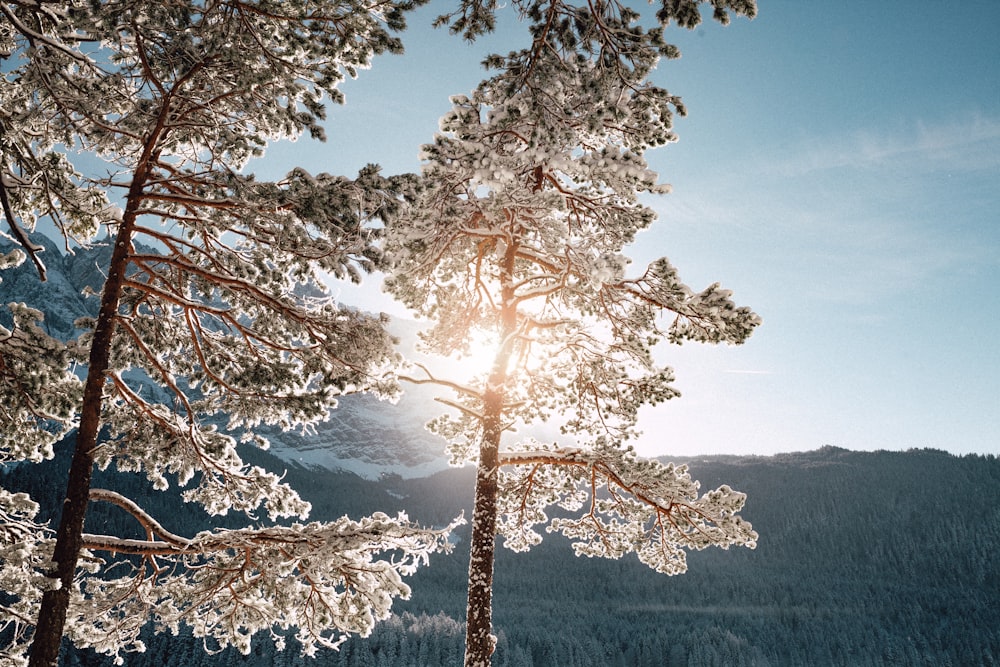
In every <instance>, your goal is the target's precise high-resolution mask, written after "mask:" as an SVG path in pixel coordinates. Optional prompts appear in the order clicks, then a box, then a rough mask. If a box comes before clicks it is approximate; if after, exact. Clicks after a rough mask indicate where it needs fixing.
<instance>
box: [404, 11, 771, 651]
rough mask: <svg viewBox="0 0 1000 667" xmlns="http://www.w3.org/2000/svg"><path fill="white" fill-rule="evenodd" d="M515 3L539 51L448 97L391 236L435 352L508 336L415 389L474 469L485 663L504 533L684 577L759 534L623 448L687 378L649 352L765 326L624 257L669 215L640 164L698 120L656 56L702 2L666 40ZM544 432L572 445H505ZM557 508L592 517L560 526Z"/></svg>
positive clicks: (738, 336) (716, 495)
mask: <svg viewBox="0 0 1000 667" xmlns="http://www.w3.org/2000/svg"><path fill="white" fill-rule="evenodd" d="M514 4H515V6H516V7H517V9H518V10H519V11H520V12H521V13H522V15H523V16H525V17H527V18H528V20H529V21H530V22H531V35H532V38H533V41H532V43H531V45H530V46H528V47H527V48H525V49H522V50H519V51H514V52H511V53H510V54H509V55H506V56H493V57H490V58H489V59H488V60H487V61H486V64H487V65H488V66H489V67H491V68H493V69H494V70H496V74H495V75H494V76H492V77H491V78H489V79H487V80H486V81H484V82H483V83H482V84H481V85H480V86H479V87H478V88H477V89H476V90H475V91H474V92H473V93H472V94H471V95H469V96H466V95H459V96H456V97H454V98H453V99H452V103H453V106H452V110H451V111H450V112H449V113H448V114H447V115H445V116H444V117H443V119H442V121H441V130H442V132H441V134H440V135H439V136H438V137H436V139H435V141H434V143H433V144H430V145H427V146H425V147H424V157H425V159H426V165H425V167H424V171H423V180H424V185H425V187H424V189H423V191H422V193H421V194H420V196H419V198H418V200H417V202H416V204H415V205H414V206H413V207H412V208H411V209H409V210H408V211H407V212H406V213H405V214H404V215H403V216H401V217H400V219H398V220H394V221H391V222H390V234H389V250H390V252H391V256H392V259H393V261H394V266H393V272H392V276H391V278H390V279H389V280H388V282H387V286H388V289H389V290H390V292H391V293H393V294H394V295H395V296H396V297H397V298H399V299H400V300H401V301H402V302H403V303H405V304H406V305H407V306H409V307H410V308H412V309H413V310H414V311H415V312H416V313H417V314H419V315H420V316H423V317H426V318H428V319H429V320H430V321H431V322H432V326H431V327H430V328H429V330H428V331H427V332H426V334H425V335H424V337H423V340H422V344H423V347H424V349H425V351H427V352H430V353H436V354H439V355H442V356H449V355H453V354H456V353H457V354H459V355H461V354H466V355H468V354H469V353H470V351H471V349H472V348H473V346H474V344H475V341H477V340H482V339H484V338H485V339H487V340H491V341H493V344H494V351H493V358H492V366H491V368H490V370H489V371H488V372H487V373H485V374H484V375H483V376H481V377H478V378H473V379H465V378H459V379H453V378H446V377H443V376H442V375H441V374H440V372H439V371H437V370H434V369H428V368H420V369H417V370H415V372H414V374H413V375H412V376H411V377H410V378H409V379H410V380H411V381H412V382H418V383H431V384H437V385H440V386H441V387H445V388H447V389H449V390H450V391H451V392H453V396H452V397H448V398H442V401H443V402H445V403H446V404H447V405H449V406H451V407H452V408H453V409H454V412H453V413H451V414H448V415H445V416H442V417H440V418H438V419H436V420H434V421H433V422H431V428H432V430H434V431H436V432H437V433H439V434H441V435H442V436H444V437H445V438H446V439H447V440H448V441H449V453H450V455H451V459H452V461H453V462H454V463H456V464H464V463H469V462H472V463H474V464H475V465H476V466H477V479H476V490H475V504H474V520H473V526H472V531H473V533H472V545H471V560H470V566H469V592H468V606H467V637H466V658H465V662H466V665H467V666H468V667H472V666H483V665H488V664H490V660H491V657H490V656H491V655H492V653H493V651H494V649H495V644H496V638H495V636H494V635H493V634H492V618H491V608H492V589H493V562H494V548H495V540H496V536H497V534H498V533H499V534H502V535H503V536H504V538H505V544H506V546H508V547H510V548H512V549H514V550H525V549H528V548H529V547H531V546H532V545H535V544H537V543H538V542H539V541H540V540H541V535H540V533H539V532H538V531H537V530H536V527H537V526H539V525H540V524H545V525H546V530H549V531H557V532H561V533H563V534H565V535H566V536H567V537H569V538H571V539H572V540H573V541H574V542H573V547H574V549H575V550H576V552H577V553H578V554H580V555H587V556H603V557H609V558H618V557H620V556H622V555H623V554H625V553H627V552H635V553H636V554H637V555H638V557H639V558H640V560H642V562H644V563H646V564H647V565H649V566H650V567H652V568H654V569H656V570H657V571H659V572H663V573H667V574H676V573H680V572H683V571H684V570H685V568H686V560H685V552H684V549H685V548H695V549H702V548H705V547H707V546H710V545H718V546H723V547H728V546H729V545H746V546H750V547H752V546H754V544H755V541H756V538H757V535H756V533H755V532H754V531H753V530H752V529H751V527H750V525H749V524H748V523H746V522H744V521H742V520H741V519H740V517H739V516H738V511H739V510H740V508H741V507H742V505H743V502H744V495H743V494H741V493H738V492H736V491H733V490H732V489H730V488H729V487H728V486H721V487H719V488H718V489H717V490H714V491H710V492H708V493H706V494H703V495H700V496H699V495H698V485H697V483H696V482H694V481H693V480H692V479H691V478H690V476H689V475H688V473H687V470H686V469H685V468H684V467H683V466H677V467H675V466H673V465H662V464H660V463H658V462H655V461H645V460H641V459H639V458H638V457H637V456H636V455H635V454H634V452H633V451H632V450H631V448H630V447H629V446H628V445H627V444H626V441H627V440H628V439H629V438H630V437H632V436H633V435H635V433H636V421H637V415H638V411H639V408H640V407H641V406H643V405H655V404H657V403H660V402H662V401H665V400H667V399H670V398H673V397H675V396H677V395H678V392H677V390H676V389H675V388H674V386H673V373H672V371H671V370H670V369H669V368H666V367H662V366H658V365H657V364H656V363H655V362H654V360H653V356H652V348H653V346H654V345H655V344H656V343H658V342H659V341H661V340H664V339H666V340H668V341H670V342H673V343H678V344H679V343H682V342H684V341H689V340H690V341H699V342H706V343H730V344H739V343H742V342H743V341H744V340H746V338H747V337H748V336H750V334H751V333H752V331H753V329H754V328H755V327H756V326H757V324H758V323H759V318H758V317H757V315H755V314H754V313H753V312H752V311H750V310H749V309H748V308H745V307H739V306H737V305H736V304H735V303H734V302H733V301H732V299H731V294H730V292H729V291H728V290H725V289H722V288H721V287H720V286H719V285H717V284H715V285H711V286H709V287H707V288H705V289H704V290H701V291H695V290H692V289H691V288H689V287H688V286H687V285H685V284H684V283H683V282H681V280H680V278H679V276H678V274H677V271H676V270H675V268H674V267H673V266H672V265H671V264H670V262H669V261H668V260H667V259H665V258H664V259H660V260H657V261H655V262H653V263H652V264H651V265H649V266H648V267H647V268H646V269H645V270H642V271H640V272H638V273H637V274H636V275H634V276H630V275H629V272H628V265H629V263H630V262H629V260H628V258H626V257H625V256H624V255H623V254H622V253H623V250H624V248H625V246H626V245H627V244H629V243H631V242H632V241H634V240H635V235H636V234H637V233H638V232H639V231H641V230H643V229H645V228H646V227H648V226H649V225H650V224H651V223H652V222H653V220H654V218H655V214H654V213H653V211H652V210H651V209H650V208H648V207H647V206H645V205H643V204H642V203H641V202H640V200H639V196H640V194H642V193H661V192H664V191H665V190H666V188H665V187H663V186H660V185H658V184H657V175H656V174H654V173H653V172H652V171H651V170H650V169H649V168H648V166H647V164H646V162H645V160H644V157H643V155H644V152H645V151H646V150H647V149H649V148H652V147H656V146H660V145H662V144H665V143H668V142H670V141H671V140H673V138H674V135H673V133H672V129H671V127H672V118H673V115H674V113H676V112H681V113H683V107H682V106H681V103H680V100H679V99H678V98H677V97H675V96H673V95H671V94H670V93H668V92H667V91H666V90H664V89H662V88H659V87H657V86H654V85H652V84H651V83H650V82H649V81H648V75H649V73H650V71H651V70H652V69H653V67H654V66H655V65H656V64H657V61H658V59H659V58H660V57H661V56H676V55H677V52H676V49H675V48H674V47H672V46H670V45H668V44H666V43H665V42H664V41H663V26H664V25H666V24H667V23H669V22H671V21H677V22H678V23H680V24H681V25H684V26H686V27H693V26H695V25H697V24H698V22H699V20H700V14H699V4H700V3H699V2H697V1H694V0H690V1H682V2H671V1H665V2H663V4H662V7H661V9H660V11H659V12H658V20H659V23H658V24H657V25H656V26H655V27H653V28H652V29H645V28H643V27H642V26H641V25H639V24H638V19H639V15H638V14H637V13H636V12H635V11H633V10H632V9H630V8H628V7H627V6H625V5H624V4H622V3H620V2H616V1H613V0H612V1H611V2H597V3H587V4H586V5H583V6H576V5H573V4H570V3H568V2H563V1H562V0H545V1H542V0H521V1H515V3H514ZM712 4H713V6H714V7H715V15H716V18H717V19H720V20H722V21H723V22H725V21H727V20H728V16H729V15H728V11H727V10H732V11H735V12H736V13H739V14H744V15H747V16H753V14H754V12H755V7H754V3H753V2H751V1H742V0H734V1H728V0H714V1H713V3H712ZM494 9H495V5H494V4H493V3H482V2H477V1H475V0H468V1H466V2H463V3H462V5H461V9H460V10H459V11H457V12H456V13H454V14H452V15H450V16H448V17H442V18H441V22H442V23H446V22H449V21H450V22H451V26H452V29H453V30H454V31H456V32H461V33H463V34H465V35H466V36H470V37H471V36H475V35H476V34H479V33H480V32H482V31H485V30H488V29H490V28H491V27H492V25H493V15H492V13H493V11H494ZM665 314H669V315H671V316H672V317H673V319H672V321H669V322H665V321H664V317H663V316H664V315H665ZM548 419H555V420H558V421H560V422H561V429H562V432H563V434H564V436H565V440H564V441H563V442H559V443H541V442H535V441H532V440H522V441H520V442H510V441H509V439H508V438H506V436H507V435H508V434H509V433H511V432H512V431H513V427H514V426H515V425H516V424H518V423H529V424H530V423H533V422H538V421H543V420H548ZM599 489H603V491H602V492H601V493H599V492H598V490H599ZM552 505H558V506H559V507H560V508H561V509H562V510H565V511H568V512H576V513H577V514H576V516H569V517H567V516H557V517H550V516H549V514H548V512H550V510H549V508H550V507H551V506H552ZM564 657H566V658H567V659H568V656H564Z"/></svg>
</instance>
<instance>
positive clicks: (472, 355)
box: [453, 329, 500, 378]
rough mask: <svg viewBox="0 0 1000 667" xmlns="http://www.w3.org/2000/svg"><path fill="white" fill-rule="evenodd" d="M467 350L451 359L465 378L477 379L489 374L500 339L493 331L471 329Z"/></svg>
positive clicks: (495, 358)
mask: <svg viewBox="0 0 1000 667" xmlns="http://www.w3.org/2000/svg"><path fill="white" fill-rule="evenodd" d="M469 333H470V337H469V341H468V346H467V350H466V351H465V352H458V353H456V355H455V356H454V357H453V358H454V359H455V363H456V364H458V366H459V368H461V371H462V375H464V376H466V377H470V378H472V377H479V376H480V375H485V374H487V373H489V372H490V370H491V369H492V368H493V364H494V363H495V362H496V360H497V354H498V353H499V351H500V338H499V336H497V334H496V332H494V331H487V330H484V329H472V330H471V331H470V332H469Z"/></svg>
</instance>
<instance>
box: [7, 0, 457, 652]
mask: <svg viewBox="0 0 1000 667" xmlns="http://www.w3.org/2000/svg"><path fill="white" fill-rule="evenodd" d="M413 6H414V3H413V2H410V1H409V0H398V1H397V0H319V1H314V2H303V1H298V0H295V1H289V2H286V1H277V0H261V1H259V2H241V1H234V0H212V1H210V2H184V1H181V2H177V1H173V0H171V1H169V2H168V1H166V0H163V1H152V2H142V3H135V2H125V1H121V0H117V1H111V2H76V3H53V2H34V1H30V2H29V1H21V0H7V1H5V2H2V3H0V57H2V58H3V68H2V73H3V80H2V85H0V203H2V215H3V217H4V219H5V220H6V223H7V227H8V228H9V229H10V231H11V233H10V238H12V239H14V240H15V241H16V242H18V243H19V244H20V248H19V249H18V250H15V251H14V252H12V253H9V254H8V255H6V256H4V257H3V258H2V259H0V268H5V267H9V266H12V265H16V264H18V263H20V262H23V261H25V260H26V259H29V258H30V259H31V261H32V262H33V263H34V264H35V266H36V268H37V270H38V273H39V277H40V279H42V280H44V279H45V277H46V276H45V266H44V262H43V259H42V257H41V256H40V254H39V253H40V248H39V246H38V245H36V244H35V243H33V242H32V241H31V240H30V237H29V235H28V234H29V232H30V231H31V230H32V229H34V227H35V225H36V223H37V221H39V220H40V219H45V220H48V221H49V222H51V223H52V224H53V225H55V227H56V228H57V229H58V231H59V232H60V233H61V234H62V236H63V237H64V239H65V242H66V248H67V250H72V249H73V248H75V247H79V246H90V245H93V244H95V243H99V241H98V237H99V235H100V233H101V230H106V231H107V233H108V240H107V243H108V244H110V246H111V256H110V261H109V263H108V264H107V265H106V266H104V267H102V269H103V270H104V271H105V272H106V280H105V282H104V285H103V287H102V289H101V290H100V310H99V312H98V314H97V316H96V317H95V318H93V319H92V320H90V321H85V322H80V323H78V324H79V326H81V327H83V328H84V329H86V332H85V333H84V334H83V335H81V336H80V337H79V338H78V339H76V340H73V341H70V343H69V344H68V345H64V344H62V343H61V342H60V341H56V340H54V339H52V338H50V337H48V336H46V335H45V334H44V332H43V331H42V329H41V328H40V327H39V326H38V321H39V320H40V319H41V313H40V312H39V310H36V309H33V308H30V307H28V306H26V305H24V304H11V305H10V306H9V308H10V309H11V313H12V320H13V324H12V328H11V329H9V330H8V329H6V328H4V329H2V330H0V392H2V397H0V403H2V405H3V406H4V408H3V409H2V410H0V434H2V435H0V460H3V461H24V460H27V461H34V460H39V459H41V458H45V457H49V456H51V454H52V449H51V448H52V443H54V442H56V441H57V440H58V439H59V438H60V437H62V436H63V435H65V434H66V433H67V432H69V431H70V430H74V429H75V431H76V435H75V450H74V457H73V463H72V468H71V471H70V473H69V478H68V480H66V483H67V491H66V500H65V502H64V503H63V506H62V516H61V522H60V524H59V526H58V530H57V531H56V534H55V535H54V537H53V536H51V535H50V534H49V533H47V532H46V529H45V527H42V526H37V525H35V524H34V522H33V520H34V517H35V514H36V512H37V506H36V505H35V504H34V503H33V501H31V499H30V498H27V497H25V496H23V494H9V493H6V492H3V493H0V547H2V551H0V581H2V582H3V584H4V590H5V592H6V593H8V594H9V595H5V596H4V599H3V603H2V604H3V606H2V607H0V629H3V628H7V630H8V631H9V632H12V633H13V635H12V636H13V642H12V643H11V645H10V646H8V647H7V648H5V649H3V658H4V659H5V661H8V660H9V661H12V662H15V663H16V664H20V663H21V662H22V661H23V659H24V655H25V651H26V650H27V648H26V642H29V641H30V644H31V649H30V650H31V657H30V664H31V665H33V666H35V667H43V666H45V667H48V666H51V665H55V664H56V659H57V655H58V650H59V645H60V640H61V638H62V636H63V635H64V634H65V635H67V636H68V637H69V638H70V639H71V640H72V641H73V642H74V643H75V644H76V645H78V646H91V647H94V648H95V649H97V650H99V651H103V652H107V653H111V654H116V655H117V654H120V653H122V652H123V651H129V650H138V649H141V641H140V640H139V638H138V632H139V628H140V627H142V625H144V624H145V623H146V622H147V620H148V619H153V620H154V621H155V622H156V624H157V626H158V627H160V628H161V629H162V628H168V629H170V630H173V631H175V632H176V631H177V630H178V627H179V625H180V624H182V623H184V624H187V625H190V626H191V627H192V628H193V631H194V634H195V635H196V636H198V637H204V638H205V641H206V642H207V644H208V645H215V646H218V647H225V646H227V645H235V646H236V647H237V648H239V649H240V650H241V651H243V652H247V651H249V647H250V636H251V635H252V634H253V633H255V632H257V631H261V630H267V631H271V632H274V629H275V628H278V629H280V630H283V629H286V628H289V627H292V626H295V627H297V628H298V629H299V630H298V634H297V637H298V639H299V640H300V641H301V642H302V644H303V645H304V647H305V649H306V651H310V652H311V651H313V650H315V648H316V647H317V646H318V645H324V646H334V645H336V644H337V643H338V641H339V640H340V638H341V637H342V636H343V635H344V634H345V633H361V634H367V633H368V632H370V630H371V627H372V624H373V623H374V621H375V620H377V619H380V618H384V617H385V616H386V615H387V614H388V610H389V605H390V603H391V600H392V598H394V597H396V596H406V595H408V593H409V588H408V587H407V586H406V584H405V583H403V581H402V579H401V577H402V575H405V574H407V573H409V572H410V571H412V569H413V568H414V567H415V566H416V565H417V564H419V563H421V562H423V561H424V560H426V558H427V556H428V555H429V554H430V553H433V552H435V551H438V550H441V549H445V548H447V546H448V545H447V540H446V536H447V533H448V530H447V529H445V530H426V529H422V528H420V527H418V526H416V525H413V524H412V523H411V522H409V521H408V520H407V519H406V517H405V516H400V517H396V518H391V517H388V516H385V515H382V514H376V515H374V516H371V517H367V518H363V519H360V520H357V521H352V520H349V519H347V518H346V517H345V518H344V519H342V520H340V521H337V522H334V523H330V524H319V523H309V524H305V525H302V524H294V525H291V526H288V525H274V526H270V527H264V528H246V529H242V530H232V531H216V532H205V533H201V534H198V535H196V536H193V537H184V536H179V535H174V534H172V533H170V532H169V531H166V530H164V529H163V528H162V526H161V525H160V524H159V523H158V522H157V520H156V518H154V517H152V516H150V515H149V514H148V513H147V512H146V511H144V510H143V509H142V508H141V507H139V505H138V504H136V502H135V501H134V500H132V499H129V498H125V497H124V496H121V495H119V494H116V493H112V492H109V491H104V490H100V489H92V488H91V475H92V471H93V469H94V466H95V465H97V466H102V467H107V466H110V465H114V466H116V467H117V468H118V469H119V470H123V471H142V472H144V473H145V474H146V475H147V476H148V477H149V479H150V480H152V481H153V482H154V483H155V485H156V487H157V488H160V489H166V488H168V487H169V486H171V485H176V486H178V487H187V488H186V490H185V491H184V492H183V493H184V498H185V499H186V500H190V501H197V502H199V503H201V504H203V505H204V506H205V507H206V509H207V510H208V511H209V512H212V513H218V514H222V513H225V512H227V511H229V510H235V511H244V512H247V513H249V514H251V515H253V513H254V512H257V511H258V510H261V511H265V512H266V513H267V514H268V516H269V517H270V519H272V520H276V519H279V518H282V517H300V518H304V517H305V516H306V514H307V513H308V510H309V506H308V504H307V503H305V502H304V501H302V500H301V499H300V498H299V496H298V495H297V494H296V493H295V492H294V491H293V490H292V489H290V488H288V487H287V485H285V484H283V483H282V482H281V480H280V478H279V477H278V476H277V475H275V474H273V473H270V472H267V471H264V470H262V469H260V468H257V467H254V466H250V465H247V464H245V463H244V461H243V459H242V458H241V456H240V454H239V451H238V449H237V445H238V444H239V443H240V442H243V441H245V442H249V443H253V444H256V445H259V446H266V445H267V443H266V441H265V440H263V438H261V437H259V436H258V435H256V434H255V429H256V428H257V427H258V426H259V425H261V424H269V425H277V426H280V427H281V428H285V429H291V428H308V427H309V425H310V424H313V423H315V422H316V421H318V420H321V419H324V418H325V417H326V415H327V411H328V410H329V409H330V408H331V407H333V406H334V405H335V403H336V399H337V397H338V396H340V395H343V394H346V393H350V392H355V391H362V390H367V391H374V392H378V393H380V394H382V395H391V394H393V393H394V392H395V391H396V386H395V383H394V380H393V378H392V376H391V373H390V371H391V367H392V364H393V360H394V353H393V351H392V344H391V339H390V337H389V336H388V335H387V334H386V332H385V330H384V326H383V325H384V322H382V321H381V320H380V319H379V318H378V317H371V316H369V315H366V314H363V313H360V312H358V311H356V310H353V309H350V308H346V307H342V306H340V305H338V304H336V303H335V302H334V301H333V300H332V299H331V298H329V296H328V295H327V292H326V288H325V287H324V282H323V278H324V276H326V275H330V274H332V275H334V276H338V277H341V278H349V279H352V280H358V279H359V278H360V276H361V274H362V273H363V272H364V271H367V270H370V269H373V268H376V267H377V266H379V265H380V262H381V253H380V250H379V248H378V245H377V233H376V232H375V231H373V229H372V228H371V226H370V225H369V223H370V222H371V221H373V220H378V221H381V222H384V221H388V220H391V219H392V217H393V216H394V215H395V214H396V213H397V210H398V207H399V203H400V198H401V197H402V196H403V194H405V192H406V190H407V188H408V187H409V185H408V182H409V181H408V179H405V178H404V179H399V178H386V177H383V176H382V175H380V173H379V171H378V169H377V168H375V167H368V168H365V169H364V170H362V171H361V173H359V175H358V176H357V177H356V178H353V179H351V178H343V177H335V176H330V175H327V174H320V175H316V176H313V175H311V174H308V173H306V172H305V171H302V170H293V171H292V172H290V173H289V174H288V175H287V177H286V178H284V179H283V180H281V181H279V182H262V181H258V180H256V179H255V178H254V177H253V176H252V175H248V174H246V173H245V172H244V171H243V169H244V167H245V165H246V164H247V161H248V160H249V159H250V158H252V157H255V156H259V155H261V154H262V151H263V149H264V147H265V146H266V145H267V143H268V142H270V141H273V140H276V139H281V138H295V137H297V136H299V135H301V134H302V133H304V132H309V133H310V134H312V135H313V136H316V137H321V136H322V127H321V125H320V121H321V120H322V119H323V116H324V107H323V99H324V96H327V97H329V98H332V99H333V100H335V101H336V100H339V99H340V93H339V92H338V90H337V85H338V83H339V82H340V81H341V80H342V79H343V78H344V76H345V75H351V76H353V75H355V74H356V72H357V70H358V69H359V68H363V67H367V65H368V64H369V62H370V60H371V58H372V56H373V55H374V54H377V53H382V52H396V51H399V50H400V49H401V45H400V42H399V39H398V38H397V37H395V36H394V35H393V32H394V31H397V30H399V29H401V28H402V27H403V25H404V24H403V17H404V14H405V12H406V11H408V10H409V9H411V8H412V7H413ZM78 155H83V156H89V157H90V158H91V159H92V158H97V159H98V160H100V161H103V163H104V164H105V165H106V170H107V171H106V173H104V174H96V175H95V174H93V173H92V171H91V172H85V170H84V169H82V168H77V167H76V166H75V165H74V161H75V160H76V159H77V156H78ZM380 224H381V223H380ZM37 305H38V304H36V306H37ZM74 366H75V367H76V368H78V369H83V376H84V377H83V379H82V380H78V379H77V375H75V374H74V373H73V372H72V370H73V368H74ZM93 501H102V502H110V503H113V504H114V505H116V506H117V507H119V508H121V509H122V510H124V511H125V512H127V513H128V514H130V515H131V516H132V518H133V519H134V520H136V521H138V522H139V524H141V526H142V527H143V529H144V531H145V535H146V539H143V540H126V539H122V538H120V537H118V536H115V535H90V534H85V533H84V532H83V521H84V516H85V514H86V511H87V507H88V504H89V503H91V502H93ZM98 555H99V557H98ZM381 555H386V557H380V556H381ZM49 562H51V563H52V566H51V569H48V566H47V565H46V563H49ZM39 598H40V599H41V602H40V604H39V603H38V599H39ZM35 619H37V621H36V620H35ZM32 625H34V629H33V630H32V627H31V626H32ZM282 636H283V635H282V634H281V633H280V632H279V633H278V634H275V639H276V640H277V641H278V642H279V643H280V642H281V641H282Z"/></svg>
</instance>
